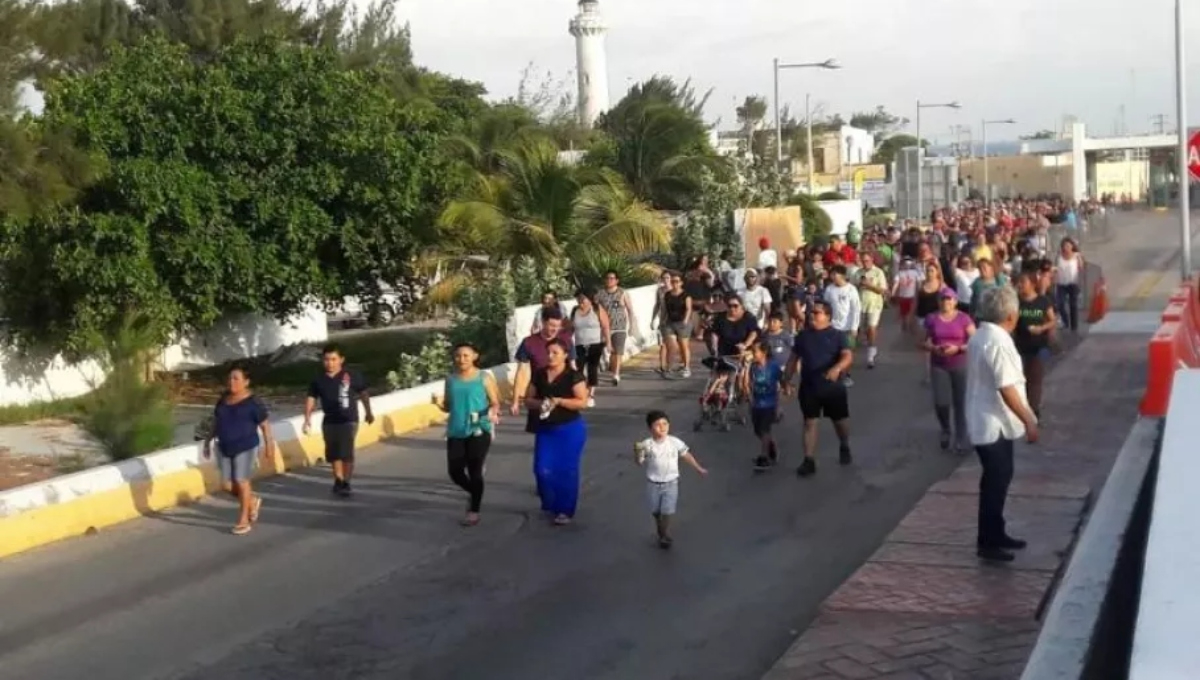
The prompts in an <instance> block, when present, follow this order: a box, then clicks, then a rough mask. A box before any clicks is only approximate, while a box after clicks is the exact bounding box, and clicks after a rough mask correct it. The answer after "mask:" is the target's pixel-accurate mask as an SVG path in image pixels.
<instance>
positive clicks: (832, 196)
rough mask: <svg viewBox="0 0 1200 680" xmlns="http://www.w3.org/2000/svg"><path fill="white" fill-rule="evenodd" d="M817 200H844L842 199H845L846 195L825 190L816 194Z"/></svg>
mask: <svg viewBox="0 0 1200 680" xmlns="http://www.w3.org/2000/svg"><path fill="white" fill-rule="evenodd" d="M817 200H818V201H844V200H846V195H845V194H840V193H838V192H836V191H826V192H825V193H823V194H821V195H820V196H817Z"/></svg>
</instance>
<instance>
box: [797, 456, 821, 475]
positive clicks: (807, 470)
mask: <svg viewBox="0 0 1200 680" xmlns="http://www.w3.org/2000/svg"><path fill="white" fill-rule="evenodd" d="M796 474H797V475H799V476H800V477H811V476H813V475H815V474H817V462H816V461H815V460H813V459H812V458H805V459H804V462H803V463H801V464H800V467H798V468H796Z"/></svg>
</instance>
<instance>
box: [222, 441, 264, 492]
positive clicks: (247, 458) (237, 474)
mask: <svg viewBox="0 0 1200 680" xmlns="http://www.w3.org/2000/svg"><path fill="white" fill-rule="evenodd" d="M256 460H258V448H257V447H255V448H253V449H247V450H246V451H241V452H238V453H235V454H233V455H232V456H227V455H225V454H223V453H222V454H220V455H219V456H217V467H219V468H220V469H221V481H223V482H225V483H226V484H233V483H234V482H248V481H250V478H251V477H253V476H254V467H255V466H254V462H255V461H256Z"/></svg>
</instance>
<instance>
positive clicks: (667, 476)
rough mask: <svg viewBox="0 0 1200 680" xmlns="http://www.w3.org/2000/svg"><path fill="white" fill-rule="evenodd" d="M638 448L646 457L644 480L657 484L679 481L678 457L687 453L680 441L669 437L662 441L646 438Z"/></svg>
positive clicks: (685, 446) (686, 446) (684, 445)
mask: <svg viewBox="0 0 1200 680" xmlns="http://www.w3.org/2000/svg"><path fill="white" fill-rule="evenodd" d="M639 446H640V447H641V448H642V451H643V452H644V454H645V456H646V462H645V467H646V479H648V480H649V481H651V482H656V483H658V484H664V483H666V482H673V481H675V480H676V479H679V457H680V456H682V455H683V454H685V453H687V452H688V445H687V444H684V443H683V441H682V440H681V439H679V438H677V437H673V436H671V435H667V436H666V437H664V438H663V440H662V441H658V440H656V439H655V438H654V437H647V438H645V439H643V440H642V441H641V442H640V444H639Z"/></svg>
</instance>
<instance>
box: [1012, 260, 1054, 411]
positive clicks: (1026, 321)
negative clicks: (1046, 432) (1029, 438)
mask: <svg viewBox="0 0 1200 680" xmlns="http://www.w3.org/2000/svg"><path fill="white" fill-rule="evenodd" d="M1038 279H1039V272H1038V271H1030V270H1028V269H1026V270H1025V271H1023V272H1021V275H1020V276H1018V277H1017V297H1018V298H1019V300H1020V305H1021V306H1020V316H1018V317H1017V327H1016V329H1014V330H1013V343H1014V344H1015V345H1016V346H1017V352H1018V353H1019V354H1020V355H1021V365H1022V366H1023V367H1024V369H1025V397H1026V399H1028V401H1029V408H1030V410H1032V411H1033V414H1034V415H1035V416H1037V417H1039V418H1040V417H1041V415H1042V413H1041V411H1042V381H1043V380H1044V379H1045V377H1046V359H1047V358H1048V355H1049V354H1050V338H1051V336H1052V334H1053V332H1054V329H1055V327H1056V325H1057V319H1055V317H1054V303H1053V302H1052V301H1051V300H1050V298H1049V297H1046V296H1045V295H1042V294H1041V293H1040V292H1039V291H1038Z"/></svg>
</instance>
